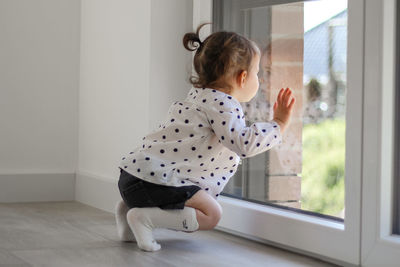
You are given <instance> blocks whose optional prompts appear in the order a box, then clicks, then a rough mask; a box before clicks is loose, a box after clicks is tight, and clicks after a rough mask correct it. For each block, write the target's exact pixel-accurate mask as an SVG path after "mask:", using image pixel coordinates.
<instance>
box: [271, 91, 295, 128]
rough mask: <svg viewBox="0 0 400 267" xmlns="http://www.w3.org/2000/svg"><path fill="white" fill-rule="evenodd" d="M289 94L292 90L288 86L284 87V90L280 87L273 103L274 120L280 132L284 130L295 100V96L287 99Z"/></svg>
mask: <svg viewBox="0 0 400 267" xmlns="http://www.w3.org/2000/svg"><path fill="white" fill-rule="evenodd" d="M291 96H292V91H291V90H290V89H289V88H286V90H284V89H283V88H282V89H281V90H280V91H279V94H278V97H277V100H276V102H275V103H274V121H276V122H277V123H278V124H279V126H280V128H281V133H283V132H284V131H285V129H286V128H287V126H288V125H289V123H290V118H291V116H292V110H293V106H294V103H295V102H296V98H294V97H293V98H292V100H291V101H289V100H290V97H291ZM289 102H290V103H289Z"/></svg>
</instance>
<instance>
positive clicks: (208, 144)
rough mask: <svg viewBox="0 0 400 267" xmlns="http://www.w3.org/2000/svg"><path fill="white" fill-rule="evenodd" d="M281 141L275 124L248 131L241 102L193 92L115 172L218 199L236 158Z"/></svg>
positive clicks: (216, 93)
mask: <svg viewBox="0 0 400 267" xmlns="http://www.w3.org/2000/svg"><path fill="white" fill-rule="evenodd" d="M280 143H282V136H281V133H280V127H279V125H278V124H277V123H276V122H275V121H270V122H255V123H253V124H252V125H251V126H249V127H247V126H246V124H245V118H244V114H243V110H242V106H241V105H240V103H239V102H238V101H237V100H236V99H235V98H233V97H232V96H231V95H229V94H225V93H223V92H221V91H218V90H214V89H210V88H200V89H199V88H192V89H191V90H190V91H189V93H188V95H187V97H186V99H185V100H184V101H176V102H175V103H173V104H172V105H171V107H170V109H169V111H168V115H167V118H166V120H165V121H164V122H163V124H161V125H160V127H159V129H157V130H156V131H154V132H152V133H150V134H148V135H146V136H145V137H143V139H142V144H141V145H140V146H139V147H137V148H135V149H133V150H132V151H131V152H129V154H128V155H126V156H124V157H123V158H122V160H121V162H120V166H119V168H121V169H123V170H125V171H126V172H128V173H130V174H132V175H134V176H136V177H138V178H141V179H143V180H146V181H148V182H152V183H156V184H161V185H171V186H187V185H197V186H199V187H201V188H202V189H204V190H205V191H206V192H208V193H209V194H210V195H211V196H212V197H213V198H215V199H216V198H217V197H218V196H219V194H220V193H221V191H222V190H223V188H224V186H225V185H226V184H227V183H228V181H229V179H230V178H231V177H232V176H233V175H234V174H235V172H236V170H237V167H238V164H239V161H240V159H241V158H247V157H252V156H254V155H257V154H260V153H262V152H265V151H267V150H269V149H271V148H272V147H274V146H275V145H277V144H280Z"/></svg>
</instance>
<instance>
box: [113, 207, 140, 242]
mask: <svg viewBox="0 0 400 267" xmlns="http://www.w3.org/2000/svg"><path fill="white" fill-rule="evenodd" d="M128 211H129V207H128V206H127V205H126V204H125V202H124V201H123V200H121V201H119V202H118V203H117V204H116V205H115V221H116V224H117V232H118V237H119V239H120V240H121V241H124V242H133V241H136V238H135V236H134V234H133V232H132V230H131V228H130V227H129V224H128V221H127V219H126V215H127V213H128Z"/></svg>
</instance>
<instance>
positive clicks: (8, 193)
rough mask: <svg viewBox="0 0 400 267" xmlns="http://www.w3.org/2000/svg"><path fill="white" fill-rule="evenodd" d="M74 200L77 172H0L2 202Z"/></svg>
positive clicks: (0, 200)
mask: <svg viewBox="0 0 400 267" xmlns="http://www.w3.org/2000/svg"><path fill="white" fill-rule="evenodd" d="M73 200H75V173H23V174H0V203H15V202H44V201H73Z"/></svg>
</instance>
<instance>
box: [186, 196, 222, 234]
mask: <svg viewBox="0 0 400 267" xmlns="http://www.w3.org/2000/svg"><path fill="white" fill-rule="evenodd" d="M185 206H187V207H192V208H194V209H195V211H196V218H197V221H198V223H199V229H198V230H211V229H213V228H214V227H215V226H217V224H218V222H219V220H220V219H221V216H222V208H221V205H220V204H219V203H218V202H217V201H216V200H215V199H214V198H212V197H211V196H210V195H209V194H208V193H207V192H206V191H204V190H199V191H197V192H196V194H194V195H193V196H192V197H191V198H190V199H188V200H187V201H186V203H185Z"/></svg>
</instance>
